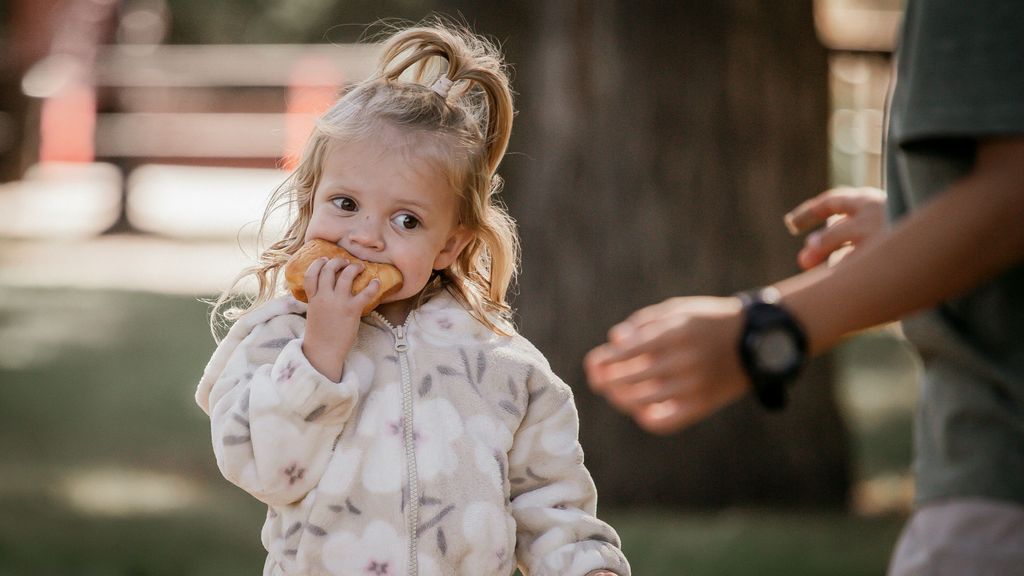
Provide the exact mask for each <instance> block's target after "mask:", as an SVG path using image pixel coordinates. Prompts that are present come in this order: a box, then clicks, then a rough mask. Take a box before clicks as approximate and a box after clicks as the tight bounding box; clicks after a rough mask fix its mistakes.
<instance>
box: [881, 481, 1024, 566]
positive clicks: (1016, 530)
mask: <svg viewBox="0 0 1024 576" xmlns="http://www.w3.org/2000/svg"><path fill="white" fill-rule="evenodd" d="M1022 574H1024V506H1019V505H1016V504H1012V503H1008V502H996V501H993V500H981V499H955V500H947V501H943V502H936V503H934V504H928V505H925V506H923V507H922V508H920V509H918V510H917V511H915V512H914V514H913V515H912V516H911V517H910V520H909V521H908V522H907V526H906V527H905V528H904V529H903V534H902V535H901V536H900V540H899V542H898V543H897V544H896V551H895V552H894V553H893V557H892V561H891V563H890V564H889V576H1010V575H1014V576H1018V575H1022Z"/></svg>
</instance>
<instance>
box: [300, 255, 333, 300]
mask: <svg viewBox="0 0 1024 576" xmlns="http://www.w3.org/2000/svg"><path fill="white" fill-rule="evenodd" d="M324 264H327V258H317V259H316V260H313V261H312V262H310V263H309V267H307V268H306V273H305V274H304V275H303V277H302V287H303V288H305V289H306V297H307V298H312V297H313V296H316V293H317V288H319V284H318V282H317V280H318V279H319V278H320V270H321V269H322V268H323V267H324Z"/></svg>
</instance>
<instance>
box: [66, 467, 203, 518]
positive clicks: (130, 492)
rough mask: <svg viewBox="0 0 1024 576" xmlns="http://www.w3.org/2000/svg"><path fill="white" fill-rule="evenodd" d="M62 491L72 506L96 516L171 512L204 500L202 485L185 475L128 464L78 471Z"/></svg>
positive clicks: (196, 504) (68, 479) (71, 475)
mask: <svg viewBox="0 0 1024 576" xmlns="http://www.w3.org/2000/svg"><path fill="white" fill-rule="evenodd" d="M58 491H59V493H60V496H61V497H62V499H63V500H64V501H65V502H67V504H68V505H69V506H70V507H72V508H74V509H75V510H77V511H78V512H80V513H82V514H87V515H93V516H137V515H151V514H168V513H174V512H180V511H182V509H184V508H190V507H196V506H198V505H200V504H201V503H202V500H203V495H202V490H201V489H200V487H199V486H198V485H197V484H196V483H195V482H194V481H192V480H190V479H188V478H186V477H184V476H178V475H174V474H166V473H159V472H153V471H147V470H135V469H127V468H100V469H91V470H80V471H74V472H71V473H69V474H68V475H67V476H65V477H64V478H63V479H62V481H61V482H60V485H59V488H58Z"/></svg>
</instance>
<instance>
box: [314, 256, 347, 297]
mask: <svg viewBox="0 0 1024 576" xmlns="http://www.w3.org/2000/svg"><path fill="white" fill-rule="evenodd" d="M347 267H348V260H345V259H343V258H331V259H330V260H329V261H328V262H327V263H326V264H324V267H323V269H322V270H320V278H319V280H318V282H319V288H320V289H321V290H326V291H331V290H334V288H335V285H336V283H337V279H338V275H339V274H338V271H339V270H342V269H343V268H347Z"/></svg>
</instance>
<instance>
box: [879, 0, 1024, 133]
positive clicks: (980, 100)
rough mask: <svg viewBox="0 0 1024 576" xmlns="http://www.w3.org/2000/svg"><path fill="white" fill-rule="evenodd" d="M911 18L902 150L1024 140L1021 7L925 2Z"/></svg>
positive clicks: (902, 70) (902, 78)
mask: <svg viewBox="0 0 1024 576" xmlns="http://www.w3.org/2000/svg"><path fill="white" fill-rule="evenodd" d="M905 19H906V20H905V23H904V30H903V38H902V40H901V46H900V55H899V78H898V82H899V83H900V84H901V86H900V88H899V89H898V90H897V94H896V95H894V102H893V104H894V107H896V106H898V109H899V110H902V114H901V115H900V116H899V117H895V116H894V117H893V118H892V121H893V122H894V125H893V127H892V128H893V131H892V136H893V137H894V138H895V139H896V143H898V144H899V145H913V144H917V143H922V142H926V141H931V140H936V139H938V140H947V139H965V140H976V139H978V138H983V137H990V136H1001V135H1016V134H1021V133H1024V6H1022V5H1021V3H1020V1H1019V0H972V1H971V2H964V1H963V0H922V1H918V2H910V3H909V5H908V7H907V12H906V15H905ZM895 99H900V100H902V102H896V101H895Z"/></svg>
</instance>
